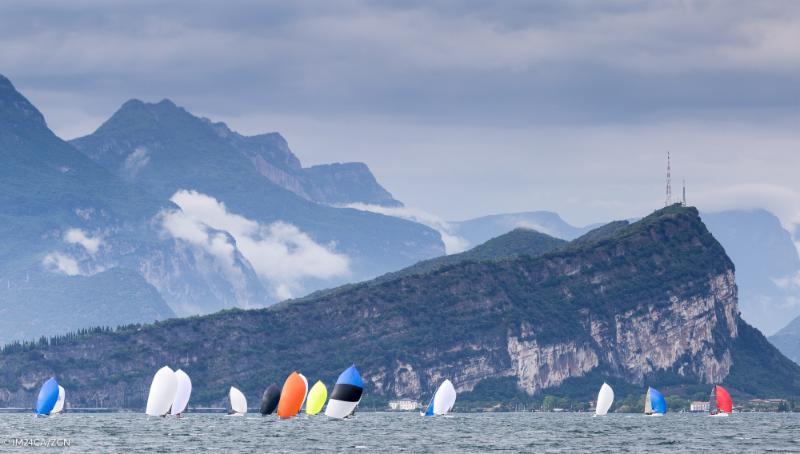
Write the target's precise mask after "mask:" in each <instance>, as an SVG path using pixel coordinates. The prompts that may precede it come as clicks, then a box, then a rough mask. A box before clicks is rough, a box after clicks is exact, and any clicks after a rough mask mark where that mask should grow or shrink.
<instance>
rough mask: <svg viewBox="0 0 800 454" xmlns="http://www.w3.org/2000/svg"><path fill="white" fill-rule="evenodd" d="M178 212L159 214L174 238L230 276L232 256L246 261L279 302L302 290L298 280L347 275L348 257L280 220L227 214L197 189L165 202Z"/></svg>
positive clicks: (233, 268)
mask: <svg viewBox="0 0 800 454" xmlns="http://www.w3.org/2000/svg"><path fill="white" fill-rule="evenodd" d="M170 200H172V202H174V203H175V204H176V205H178V206H179V207H180V210H169V211H165V212H163V213H162V214H161V226H162V228H163V230H164V232H166V233H167V234H168V235H170V236H171V237H173V238H176V239H180V240H183V241H187V242H189V243H191V244H193V245H195V246H198V247H201V248H203V249H204V250H206V251H207V252H208V253H210V254H211V255H213V256H214V257H216V258H218V259H219V260H220V262H221V263H222V264H223V265H224V266H225V268H226V269H227V270H228V271H229V272H231V273H241V272H242V271H241V269H239V265H237V257H236V252H237V250H238V252H239V253H241V256H242V257H243V258H244V259H246V260H247V261H248V262H249V263H250V265H251V266H252V267H253V270H254V271H255V272H256V274H257V275H258V276H259V277H260V278H261V279H262V280H263V281H264V282H265V283H267V284H268V285H269V286H270V287H271V288H272V290H273V292H274V294H275V296H276V297H277V298H278V299H286V298H291V297H292V296H294V295H296V294H297V293H299V292H302V290H303V289H302V284H301V281H302V280H303V279H308V278H315V279H331V278H335V277H341V276H346V275H348V274H349V273H350V263H349V259H348V257H347V256H346V255H344V254H339V253H336V252H335V251H334V247H333V245H328V246H325V245H321V244H319V243H317V242H315V241H314V240H313V239H312V238H311V237H309V236H308V235H307V234H306V233H304V232H302V231H301V230H300V229H298V228H297V227H296V226H294V225H292V224H288V223H285V222H274V223H272V224H268V225H262V224H260V223H258V222H257V221H253V220H251V219H248V218H246V217H244V216H240V215H238V214H235V213H231V212H229V211H228V210H227V208H226V206H225V204H224V203H223V202H221V201H218V200H217V199H215V198H214V197H211V196H208V195H205V194H202V193H199V192H197V191H187V190H181V191H178V192H176V193H175V194H174V195H173V196H172V198H171V199H170Z"/></svg>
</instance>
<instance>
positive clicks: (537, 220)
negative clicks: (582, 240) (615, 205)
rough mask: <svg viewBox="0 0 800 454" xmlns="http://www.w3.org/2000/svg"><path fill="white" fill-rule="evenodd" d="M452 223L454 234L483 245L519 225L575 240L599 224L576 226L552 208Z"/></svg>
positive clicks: (473, 243) (519, 226)
mask: <svg viewBox="0 0 800 454" xmlns="http://www.w3.org/2000/svg"><path fill="white" fill-rule="evenodd" d="M450 224H451V225H452V226H453V234H455V235H458V236H460V237H462V238H465V239H466V240H467V241H469V244H471V245H477V244H481V243H483V242H485V241H488V240H489V239H491V238H494V237H497V236H500V235H502V234H504V233H507V232H510V231H511V230H514V229H517V228H526V229H532V230H536V231H537V232H541V233H544V234H547V235H550V236H552V237H555V238H561V239H562V240H573V239H575V238H577V237H579V236H581V235H583V234H584V233H586V232H588V231H589V230H591V229H592V228H593V227H596V225H595V226H588V227H575V226H573V225H570V224H568V223H567V222H566V221H564V220H563V219H561V216H559V215H558V214H556V213H553V212H551V211H529V212H522V213H506V214H494V215H489V216H483V217H480V218H475V219H469V220H466V221H454V222H450Z"/></svg>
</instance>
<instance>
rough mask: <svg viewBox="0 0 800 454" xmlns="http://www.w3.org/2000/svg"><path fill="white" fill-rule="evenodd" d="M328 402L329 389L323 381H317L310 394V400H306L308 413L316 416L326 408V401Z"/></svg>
mask: <svg viewBox="0 0 800 454" xmlns="http://www.w3.org/2000/svg"><path fill="white" fill-rule="evenodd" d="M326 400H328V388H326V387H325V384H324V383H322V381H321V380H317V382H316V383H314V386H312V387H311V391H309V392H308V399H307V400H306V413H307V414H309V415H316V414H317V413H319V412H320V411H321V410H322V407H323V406H325V401H326Z"/></svg>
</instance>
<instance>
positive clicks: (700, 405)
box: [689, 400, 711, 411]
mask: <svg viewBox="0 0 800 454" xmlns="http://www.w3.org/2000/svg"><path fill="white" fill-rule="evenodd" d="M710 409H711V407H710V406H709V404H708V401H702V400H693V401H692V403H690V404H689V411H709V410H710Z"/></svg>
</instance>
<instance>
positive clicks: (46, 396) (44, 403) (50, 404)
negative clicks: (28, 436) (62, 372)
mask: <svg viewBox="0 0 800 454" xmlns="http://www.w3.org/2000/svg"><path fill="white" fill-rule="evenodd" d="M56 402H58V382H57V381H56V379H55V377H50V378H49V379H48V380H47V381H46V382H44V383H43V384H42V387H41V388H40V389H39V396H38V397H37V399H36V415H37V416H47V415H49V414H50V412H52V411H53V408H55V406H56Z"/></svg>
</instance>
